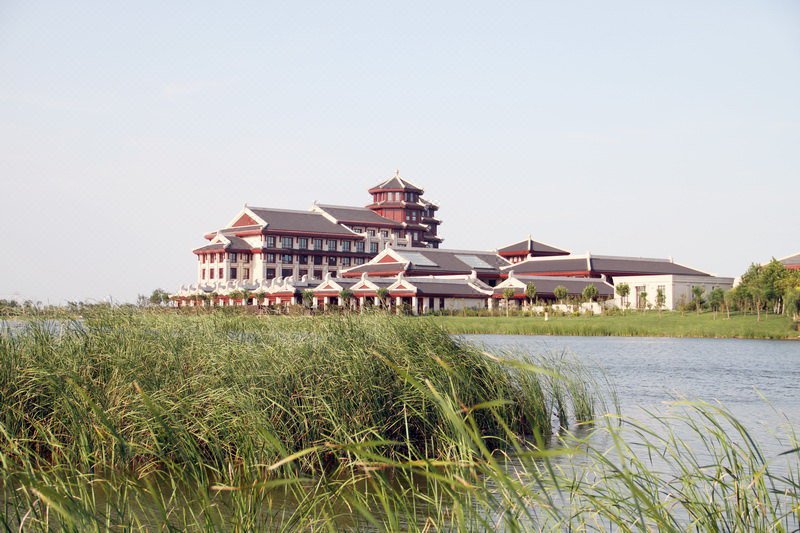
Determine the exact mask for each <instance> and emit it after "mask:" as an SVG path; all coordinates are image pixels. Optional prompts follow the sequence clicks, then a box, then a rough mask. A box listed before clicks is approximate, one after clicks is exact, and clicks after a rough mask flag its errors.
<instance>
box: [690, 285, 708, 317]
mask: <svg viewBox="0 0 800 533" xmlns="http://www.w3.org/2000/svg"><path fill="white" fill-rule="evenodd" d="M704 292H706V289H705V287H703V286H701V285H694V286H692V303H693V304H694V306H695V309H697V314H698V315H699V314H700V311H701V310H702V309H703V293H704Z"/></svg>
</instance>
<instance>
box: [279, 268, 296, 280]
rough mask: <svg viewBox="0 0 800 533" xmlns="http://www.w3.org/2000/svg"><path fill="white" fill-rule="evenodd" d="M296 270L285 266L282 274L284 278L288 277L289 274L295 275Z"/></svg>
mask: <svg viewBox="0 0 800 533" xmlns="http://www.w3.org/2000/svg"><path fill="white" fill-rule="evenodd" d="M293 274H294V271H293V270H292V269H291V268H284V269H282V270H281V276H282V277H284V278H288V277H289V276H291V275H293Z"/></svg>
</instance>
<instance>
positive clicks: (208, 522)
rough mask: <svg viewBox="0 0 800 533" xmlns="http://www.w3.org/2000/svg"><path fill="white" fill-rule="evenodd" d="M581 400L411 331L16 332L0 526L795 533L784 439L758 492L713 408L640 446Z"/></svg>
mask: <svg viewBox="0 0 800 533" xmlns="http://www.w3.org/2000/svg"><path fill="white" fill-rule="evenodd" d="M600 392H601V391H598V389H597V388H596V386H595V385H593V384H592V382H591V379H590V378H589V376H588V375H587V374H586V373H585V372H584V371H583V370H582V369H581V368H580V367H578V366H576V365H575V364H574V363H572V362H570V361H568V360H537V359H531V358H528V359H526V358H524V357H523V358H522V359H516V360H511V361H504V360H500V359H498V358H496V357H494V356H491V355H489V354H484V353H481V352H479V351H477V350H475V349H473V348H471V347H469V346H466V345H462V344H460V343H459V342H458V341H455V340H453V339H452V338H450V337H449V336H448V335H447V334H446V332H444V331H443V330H442V329H441V328H439V327H438V326H437V325H436V324H435V323H434V322H433V321H432V320H429V319H416V318H398V317H389V316H323V317H256V316H246V315H243V314H236V313H225V312H219V313H210V314H203V313H198V314H191V313H187V314H182V315H175V314H172V313H163V312H141V311H129V312H121V313H120V312H113V313H98V314H97V315H94V316H91V317H88V318H87V319H86V321H85V322H84V323H82V324H80V325H76V327H74V328H71V329H70V328H67V331H66V332H65V333H59V334H55V333H53V332H52V331H51V330H49V329H46V328H43V327H37V326H36V325H34V326H33V327H31V328H29V329H24V330H17V331H15V332H14V333H12V334H5V335H1V334H0V406H1V407H2V411H1V413H2V414H1V415H0V526H2V527H3V528H4V529H7V530H15V531H16V530H62V529H63V530H71V531H86V530H96V531H105V530H108V529H126V530H163V529H177V530H185V529H189V530H208V531H217V530H238V531H251V530H296V529H298V528H301V529H323V530H330V531H334V530H341V529H363V528H365V527H372V528H375V529H378V530H395V531H405V530H423V529H424V530H429V531H430V530H489V529H492V530H493V529H505V530H511V531H519V530H528V529H545V530H587V529H594V530H606V529H622V530H655V529H658V530H662V531H672V530H675V531H678V530H683V529H685V528H686V527H687V524H689V523H693V524H694V528H695V529H697V530H702V531H716V530H742V531H745V530H747V531H750V530H755V531H774V530H778V531H781V530H792V529H793V527H796V526H795V524H796V523H797V514H796V513H797V512H798V511H797V509H800V495H798V492H800V484H799V483H798V479H799V478H800V466H798V464H799V462H798V461H797V453H798V452H797V450H793V451H792V450H791V448H792V447H797V440H796V439H794V441H792V442H790V443H788V444H787V451H788V452H789V453H787V454H786V455H785V456H782V457H781V459H783V460H785V461H786V462H788V463H789V469H788V470H786V469H783V470H779V473H777V474H775V473H773V470H772V464H771V463H770V459H769V458H765V457H764V456H763V454H761V453H760V451H759V450H758V447H757V444H756V443H755V441H754V439H752V438H751V436H750V435H749V434H748V433H747V430H746V428H742V427H741V426H740V425H737V423H736V421H735V419H734V418H733V417H732V416H731V415H730V414H729V413H726V412H724V410H720V409H719V408H717V407H713V406H707V405H702V404H700V405H687V406H686V409H687V412H686V414H685V416H683V417H681V418H679V419H677V420H676V421H667V420H665V419H659V418H654V420H652V421H650V422H649V423H650V425H651V426H652V425H655V426H656V427H655V429H648V425H647V424H641V423H634V422H633V421H626V420H623V419H620V418H619V417H618V416H617V415H616V414H615V413H611V414H606V413H608V412H609V410H610V408H609V406H608V405H606V404H605V403H604V398H605V397H606V396H604V395H603V394H601V393H600ZM589 418H594V419H595V421H594V422H593V423H588V422H585V421H586V420H587V419H589ZM581 421H584V422H583V423H581V424H579V422H581ZM674 423H678V424H689V425H690V427H694V428H696V433H697V434H698V435H699V436H700V439H699V442H701V443H703V445H702V449H700V450H691V449H689V448H687V446H686V445H685V443H683V442H682V441H680V439H678V438H677V437H675V436H674V435H675V433H673V432H672V429H671V428H672V427H673V424H674ZM553 424H555V425H556V426H558V425H561V426H562V431H561V433H560V436H559V440H560V442H561V444H560V445H559V446H556V447H552V446H547V445H545V443H546V439H547V437H548V435H549V434H550V432H551V430H552V428H553ZM566 428H570V429H572V430H574V431H575V435H576V436H572V435H571V434H569V433H566V432H565V429H566ZM600 443H605V444H600ZM572 459H575V460H576V462H573V460H572ZM576 464H577V465H579V467H576V466H575V465H576ZM699 465H703V466H699ZM786 472H788V475H787V473H786ZM793 506H794V507H793ZM793 508H794V511H793Z"/></svg>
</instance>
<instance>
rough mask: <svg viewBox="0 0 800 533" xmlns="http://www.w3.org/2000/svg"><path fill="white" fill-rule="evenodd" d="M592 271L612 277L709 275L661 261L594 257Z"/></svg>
mask: <svg viewBox="0 0 800 533" xmlns="http://www.w3.org/2000/svg"><path fill="white" fill-rule="evenodd" d="M591 263H592V271H593V272H598V273H600V274H611V275H617V276H622V275H626V274H628V275H633V276H635V275H656V274H683V275H689V276H708V274H707V273H705V272H701V271H700V270H695V269H693V268H689V267H685V266H683V265H679V264H677V263H673V262H671V261H667V260H659V259H644V258H637V257H592V258H591Z"/></svg>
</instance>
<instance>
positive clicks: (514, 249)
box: [497, 235, 570, 257]
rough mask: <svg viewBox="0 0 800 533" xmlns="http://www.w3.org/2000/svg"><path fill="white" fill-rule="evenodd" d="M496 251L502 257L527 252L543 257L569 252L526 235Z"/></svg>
mask: <svg viewBox="0 0 800 533" xmlns="http://www.w3.org/2000/svg"><path fill="white" fill-rule="evenodd" d="M497 253H498V254H500V255H502V256H504V257H507V256H516V255H522V254H529V255H531V256H533V257H543V256H552V255H569V253H570V252H568V251H567V250H562V249H560V248H556V247H555V246H550V245H549V244H545V243H543V242H539V241H534V240H533V239H532V238H531V236H530V235H528V238H527V239H523V240H521V241H519V242H515V243H514V244H509V245H508V246H504V247H502V248H500V249H498V250H497Z"/></svg>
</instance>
